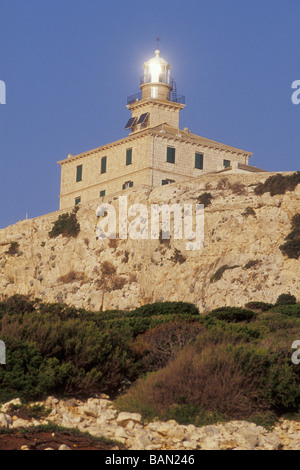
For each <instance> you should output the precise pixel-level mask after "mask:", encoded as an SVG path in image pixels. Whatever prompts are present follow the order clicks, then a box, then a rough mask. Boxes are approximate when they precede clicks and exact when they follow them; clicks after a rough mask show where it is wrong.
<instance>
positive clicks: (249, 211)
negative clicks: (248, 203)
mask: <svg viewBox="0 0 300 470" xmlns="http://www.w3.org/2000/svg"><path fill="white" fill-rule="evenodd" d="M242 215H243V216H244V217H249V216H250V215H252V216H253V217H256V213H255V210H254V209H253V208H252V207H247V208H246V209H245V211H244V212H242Z"/></svg>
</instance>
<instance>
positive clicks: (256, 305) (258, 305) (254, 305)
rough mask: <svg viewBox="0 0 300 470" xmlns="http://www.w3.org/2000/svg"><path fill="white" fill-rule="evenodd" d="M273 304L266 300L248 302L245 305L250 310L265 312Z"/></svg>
mask: <svg viewBox="0 0 300 470" xmlns="http://www.w3.org/2000/svg"><path fill="white" fill-rule="evenodd" d="M273 306H274V305H273V304H269V303H266V302H255V301H254V302H248V303H247V304H246V305H245V307H246V308H249V309H250V310H257V311H258V312H267V311H268V310H270V309H271V308H272V307H273Z"/></svg>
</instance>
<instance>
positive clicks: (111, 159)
mask: <svg viewBox="0 0 300 470" xmlns="http://www.w3.org/2000/svg"><path fill="white" fill-rule="evenodd" d="M184 107H185V97H184V96H179V95H178V94H177V89H176V84H175V81H174V80H173V78H172V77H171V76H170V64H168V62H166V61H165V60H164V59H162V58H161V57H160V51H159V50H156V51H155V57H153V58H152V59H150V60H149V61H148V62H145V64H144V75H143V76H142V78H141V79H140V92H139V93H137V94H135V95H132V96H130V97H128V99H127V108H128V110H130V112H131V117H130V119H129V120H128V122H127V124H126V126H125V129H128V130H129V135H128V136H127V137H125V138H123V139H120V140H117V141H116V142H112V143H109V144H107V145H104V146H102V147H99V148H96V149H93V150H90V151H87V152H84V153H81V154H79V155H74V156H73V155H69V156H68V158H67V159H65V160H62V161H60V162H58V163H59V164H60V165H61V193H60V209H66V208H71V207H72V206H74V204H78V203H80V202H87V201H92V200H97V199H99V200H100V201H101V200H102V199H103V198H104V197H105V196H110V195H112V194H118V193H123V192H124V191H127V190H130V188H132V187H134V188H137V187H141V186H142V187H157V186H161V185H165V184H169V183H173V182H180V181H184V180H188V179H191V178H195V177H198V176H200V175H202V174H206V173H210V172H216V171H226V172H240V173H245V172H246V173H248V172H252V171H263V170H260V169H258V168H256V167H253V166H249V165H248V160H249V157H250V156H251V155H252V153H249V152H246V151H245V150H240V149H237V148H234V147H231V146H229V145H224V144H222V143H219V142H214V141H213V140H210V139H206V138H204V137H200V136H198V135H195V134H192V133H191V132H190V131H189V130H188V129H187V128H184V129H180V127H179V114H180V111H181V110H182V109H183V108H184Z"/></svg>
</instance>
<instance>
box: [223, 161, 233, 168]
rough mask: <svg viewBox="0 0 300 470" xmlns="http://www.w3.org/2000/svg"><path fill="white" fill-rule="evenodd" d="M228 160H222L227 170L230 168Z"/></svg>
mask: <svg viewBox="0 0 300 470" xmlns="http://www.w3.org/2000/svg"><path fill="white" fill-rule="evenodd" d="M230 163H231V162H230V160H223V165H224V168H228V167H230Z"/></svg>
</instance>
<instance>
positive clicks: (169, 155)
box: [167, 147, 175, 163]
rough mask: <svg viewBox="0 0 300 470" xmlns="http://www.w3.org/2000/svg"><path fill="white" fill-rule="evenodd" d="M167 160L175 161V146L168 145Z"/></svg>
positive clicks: (169, 161)
mask: <svg viewBox="0 0 300 470" xmlns="http://www.w3.org/2000/svg"><path fill="white" fill-rule="evenodd" d="M167 162H168V163H175V148H174V147H167Z"/></svg>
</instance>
